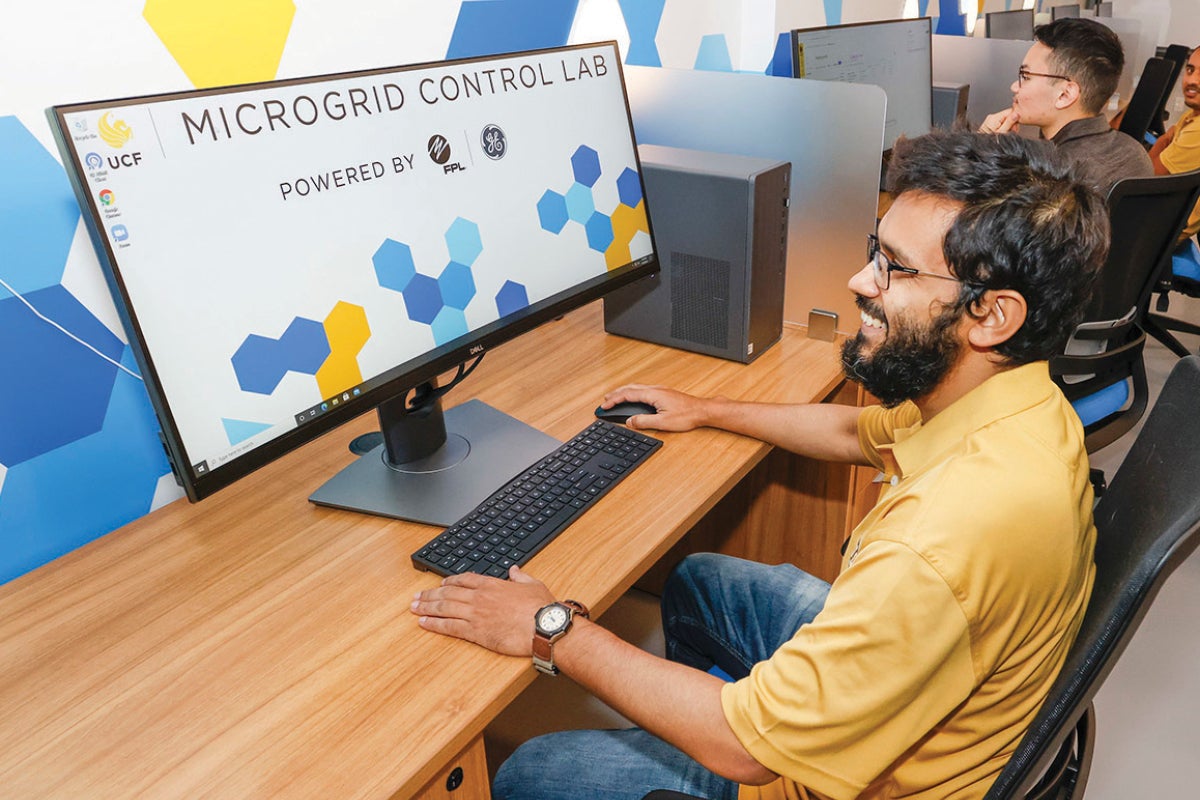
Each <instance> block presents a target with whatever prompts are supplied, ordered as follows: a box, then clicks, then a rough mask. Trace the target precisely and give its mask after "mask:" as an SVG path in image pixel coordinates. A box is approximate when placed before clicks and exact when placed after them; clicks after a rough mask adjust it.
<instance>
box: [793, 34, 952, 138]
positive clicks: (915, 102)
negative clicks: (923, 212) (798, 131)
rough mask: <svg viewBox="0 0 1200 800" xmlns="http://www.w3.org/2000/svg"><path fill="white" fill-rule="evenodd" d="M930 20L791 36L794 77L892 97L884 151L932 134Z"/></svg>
mask: <svg viewBox="0 0 1200 800" xmlns="http://www.w3.org/2000/svg"><path fill="white" fill-rule="evenodd" d="M931 36H932V30H931V27H930V20H929V18H928V17H921V18H919V19H897V20H886V21H883V22H863V23H856V24H853V25H830V26H825V27H820V28H802V29H798V30H794V31H792V75H793V77H796V78H812V79H816V80H825V81H841V82H844V83H869V84H874V85H876V86H879V87H880V88H882V89H883V91H884V94H886V95H887V112H886V118H885V120H884V128H883V147H884V149H885V150H890V149H891V147H892V145H893V144H894V143H895V141H896V139H898V138H900V137H901V136H908V137H915V136H920V135H922V134H926V133H929V129H930V126H931V122H932V117H933V46H932V39H931Z"/></svg>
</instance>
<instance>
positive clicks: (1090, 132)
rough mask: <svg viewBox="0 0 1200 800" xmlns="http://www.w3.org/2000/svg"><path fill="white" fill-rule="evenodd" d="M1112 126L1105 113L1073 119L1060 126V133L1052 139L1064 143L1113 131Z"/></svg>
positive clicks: (1057, 142)
mask: <svg viewBox="0 0 1200 800" xmlns="http://www.w3.org/2000/svg"><path fill="white" fill-rule="evenodd" d="M1111 130H1112V127H1111V126H1110V125H1109V124H1108V120H1107V119H1105V118H1104V115H1103V114H1097V115H1096V116H1094V117H1084V118H1083V119H1073V120H1071V121H1070V122H1068V123H1067V124H1066V125H1063V126H1062V127H1061V128H1059V130H1058V133H1056V134H1054V136H1053V137H1052V138H1051V139H1050V141H1052V142H1054V143H1055V144H1062V143H1063V142H1066V141H1070V140H1071V139H1082V138H1083V137H1084V136H1095V135H1096V134H1098V133H1105V132H1107V131H1111Z"/></svg>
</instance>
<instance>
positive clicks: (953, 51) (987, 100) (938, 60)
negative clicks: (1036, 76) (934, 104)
mask: <svg viewBox="0 0 1200 800" xmlns="http://www.w3.org/2000/svg"><path fill="white" fill-rule="evenodd" d="M982 24H983V23H982V22H980V25H981V26H982ZM1030 44H1031V43H1030V42H1022V41H1016V40H1012V39H980V38H975V37H971V36H942V35H940V34H934V36H933V80H934V82H935V83H938V82H945V83H966V84H970V86H971V89H970V91H969V92H968V94H967V119H968V120H969V121H970V123H971V125H972V127H975V128H977V127H979V124H980V123H981V122H983V118H984V117H986V116H987V115H988V114H991V113H992V112H994V111H1000V110H1001V109H1004V108H1008V107H1009V106H1011V105H1012V98H1013V94H1012V85H1013V81H1015V80H1016V79H1017V70H1019V69H1020V68H1021V62H1022V61H1024V60H1025V54H1026V53H1028V52H1029V47H1030Z"/></svg>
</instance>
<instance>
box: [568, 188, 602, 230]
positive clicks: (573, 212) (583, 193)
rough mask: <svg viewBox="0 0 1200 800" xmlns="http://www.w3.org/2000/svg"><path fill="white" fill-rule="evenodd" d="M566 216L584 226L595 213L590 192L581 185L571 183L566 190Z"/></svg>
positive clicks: (593, 201)
mask: <svg viewBox="0 0 1200 800" xmlns="http://www.w3.org/2000/svg"><path fill="white" fill-rule="evenodd" d="M566 200H567V216H568V217H570V218H571V219H572V220H574V221H575V222H578V223H579V224H580V225H586V224H587V221H588V220H589V219H590V218H591V216H592V214H595V213H596V201H595V200H593V199H592V190H591V189H590V188H589V187H587V186H584V185H583V184H582V183H572V184H571V188H570V189H567V197H566Z"/></svg>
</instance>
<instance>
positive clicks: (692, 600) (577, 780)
mask: <svg viewBox="0 0 1200 800" xmlns="http://www.w3.org/2000/svg"><path fill="white" fill-rule="evenodd" d="M828 592H829V584H827V583H825V581H822V580H819V579H817V578H814V577H813V576H811V575H809V574H808V573H806V572H804V571H802V570H800V569H797V568H796V567H794V566H792V565H790V564H781V565H779V566H773V567H772V566H767V565H766V564H759V563H757V562H753V561H744V560H742V559H739V558H731V557H729V556H721V555H714V554H711V553H703V554H700V555H694V556H689V557H688V558H686V559H684V560H683V561H682V562H681V563H680V564H679V566H677V567H676V568H675V571H674V572H672V573H671V577H670V578H668V579H667V585H666V588H665V589H664V590H663V597H662V620H663V632H664V634H665V635H666V644H667V658H669V659H671V660H672V661H678V662H680V663H683V664H688V665H689V666H693V667H695V668H697V669H702V670H709V669H711V668H713V667H717V668H719V669H721V670H723V671H724V672H725V673H727V674H728V675H730V676H731V677H733V678H734V679H737V678H742V677H744V676H746V675H748V674H749V672H750V668H751V667H752V666H753V665H754V664H756V663H757V662H759V661H763V660H765V659H767V658H768V657H770V656H771V654H772V653H774V652H775V651H776V650H777V649H778V648H779V647H780V645H782V644H783V643H784V642H787V641H788V640H789V639H791V638H792V636H793V635H794V634H795V633H796V631H797V630H798V629H799V627H800V626H801V625H804V624H805V623H807V622H810V621H811V620H812V619H813V617H815V616H816V615H817V612H819V611H820V610H821V607H822V606H824V604H825V595H826V594H827V593H828ZM654 789H673V790H675V791H677V792H683V793H685V794H692V795H697V796H699V797H704V798H707V799H708V800H727V799H728V800H735V798H736V797H737V793H738V785H737V784H736V783H734V782H733V781H731V780H728V779H726V778H722V777H721V776H719V775H716V774H714V773H712V772H710V771H709V770H707V769H706V768H704V767H702V766H701V765H700V764H698V763H697V762H696V761H694V760H692V759H691V758H690V757H688V756H686V755H684V754H683V753H682V752H681V751H679V750H677V749H676V748H674V747H672V746H671V745H669V744H667V743H666V742H664V741H662V740H661V739H659V738H657V737H655V736H653V735H651V734H649V733H646V732H645V731H643V730H641V729H639V728H631V729H629V730H622V731H588V730H583V731H563V732H561V733H551V734H548V735H546V736H539V737H537V738H535V739H531V740H529V741H528V742H526V743H525V744H523V745H521V746H520V747H519V748H517V751H516V752H515V753H513V755H512V757H511V758H509V759H508V760H507V761H505V762H504V764H502V765H501V766H500V770H499V772H497V773H496V780H495V783H494V784H493V786H492V796H493V797H494V798H495V800H526V799H528V800H535V799H536V800H578V799H579V798H584V797H586V798H589V800H640V798H641V797H642V796H643V795H645V794H646V793H647V792H650V791H652V790H654Z"/></svg>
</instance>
